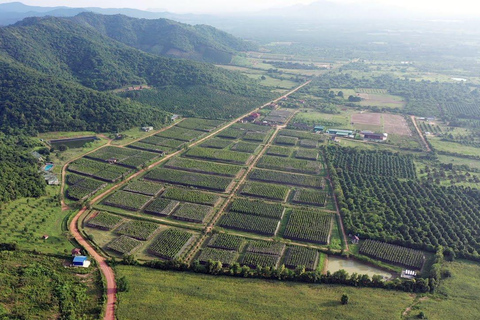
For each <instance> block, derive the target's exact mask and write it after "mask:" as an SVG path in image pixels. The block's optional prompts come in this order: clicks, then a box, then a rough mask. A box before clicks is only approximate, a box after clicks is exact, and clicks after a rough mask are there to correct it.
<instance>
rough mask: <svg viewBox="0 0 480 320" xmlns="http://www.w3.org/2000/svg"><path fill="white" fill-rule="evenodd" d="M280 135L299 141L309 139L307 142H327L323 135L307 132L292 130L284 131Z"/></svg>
mask: <svg viewBox="0 0 480 320" xmlns="http://www.w3.org/2000/svg"><path fill="white" fill-rule="evenodd" d="M278 134H279V135H281V136H288V137H296V138H299V139H307V140H313V141H317V142H320V141H324V140H325V138H324V137H323V136H322V135H319V134H316V133H309V132H305V131H297V130H291V129H282V130H280V132H279V133H278Z"/></svg>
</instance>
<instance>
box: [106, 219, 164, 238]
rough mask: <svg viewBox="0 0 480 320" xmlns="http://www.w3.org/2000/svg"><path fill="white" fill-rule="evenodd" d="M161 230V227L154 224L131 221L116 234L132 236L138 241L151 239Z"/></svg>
mask: <svg viewBox="0 0 480 320" xmlns="http://www.w3.org/2000/svg"><path fill="white" fill-rule="evenodd" d="M158 228H159V225H158V224H156V223H153V222H147V221H140V220H130V221H126V222H124V223H123V224H121V225H120V226H119V227H118V228H117V229H115V232H116V233H118V234H123V235H127V236H130V237H132V238H135V239H138V240H147V239H149V238H150V237H151V236H152V235H153V234H154V233H155V231H157V229H158Z"/></svg>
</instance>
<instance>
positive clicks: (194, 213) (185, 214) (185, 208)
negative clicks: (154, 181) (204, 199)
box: [172, 203, 213, 223]
mask: <svg viewBox="0 0 480 320" xmlns="http://www.w3.org/2000/svg"><path fill="white" fill-rule="evenodd" d="M212 210H213V209H212V207H210V206H204V205H201V204H195V203H184V204H182V205H180V208H178V209H177V210H175V212H174V213H173V214H172V217H173V218H175V219H178V220H183V221H188V222H194V223H204V222H205V220H206V219H207V217H208V216H209V215H210V214H211V213H212Z"/></svg>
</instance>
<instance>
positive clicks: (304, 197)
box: [292, 189, 327, 207]
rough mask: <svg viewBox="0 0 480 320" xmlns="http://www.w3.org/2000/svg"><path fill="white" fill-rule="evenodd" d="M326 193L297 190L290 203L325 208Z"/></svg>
mask: <svg viewBox="0 0 480 320" xmlns="http://www.w3.org/2000/svg"><path fill="white" fill-rule="evenodd" d="M326 199H327V193H326V192H325V191H319V190H313V189H297V190H295V194H294V196H293V198H292V202H294V203H300V204H310V205H314V206H320V207H323V206H325V201H326Z"/></svg>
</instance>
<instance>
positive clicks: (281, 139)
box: [275, 136, 298, 146]
mask: <svg viewBox="0 0 480 320" xmlns="http://www.w3.org/2000/svg"><path fill="white" fill-rule="evenodd" d="M297 142H298V138H295V137H286V136H277V137H276V138H275V143H276V144H282V145H287V146H294V145H296V144H297Z"/></svg>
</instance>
